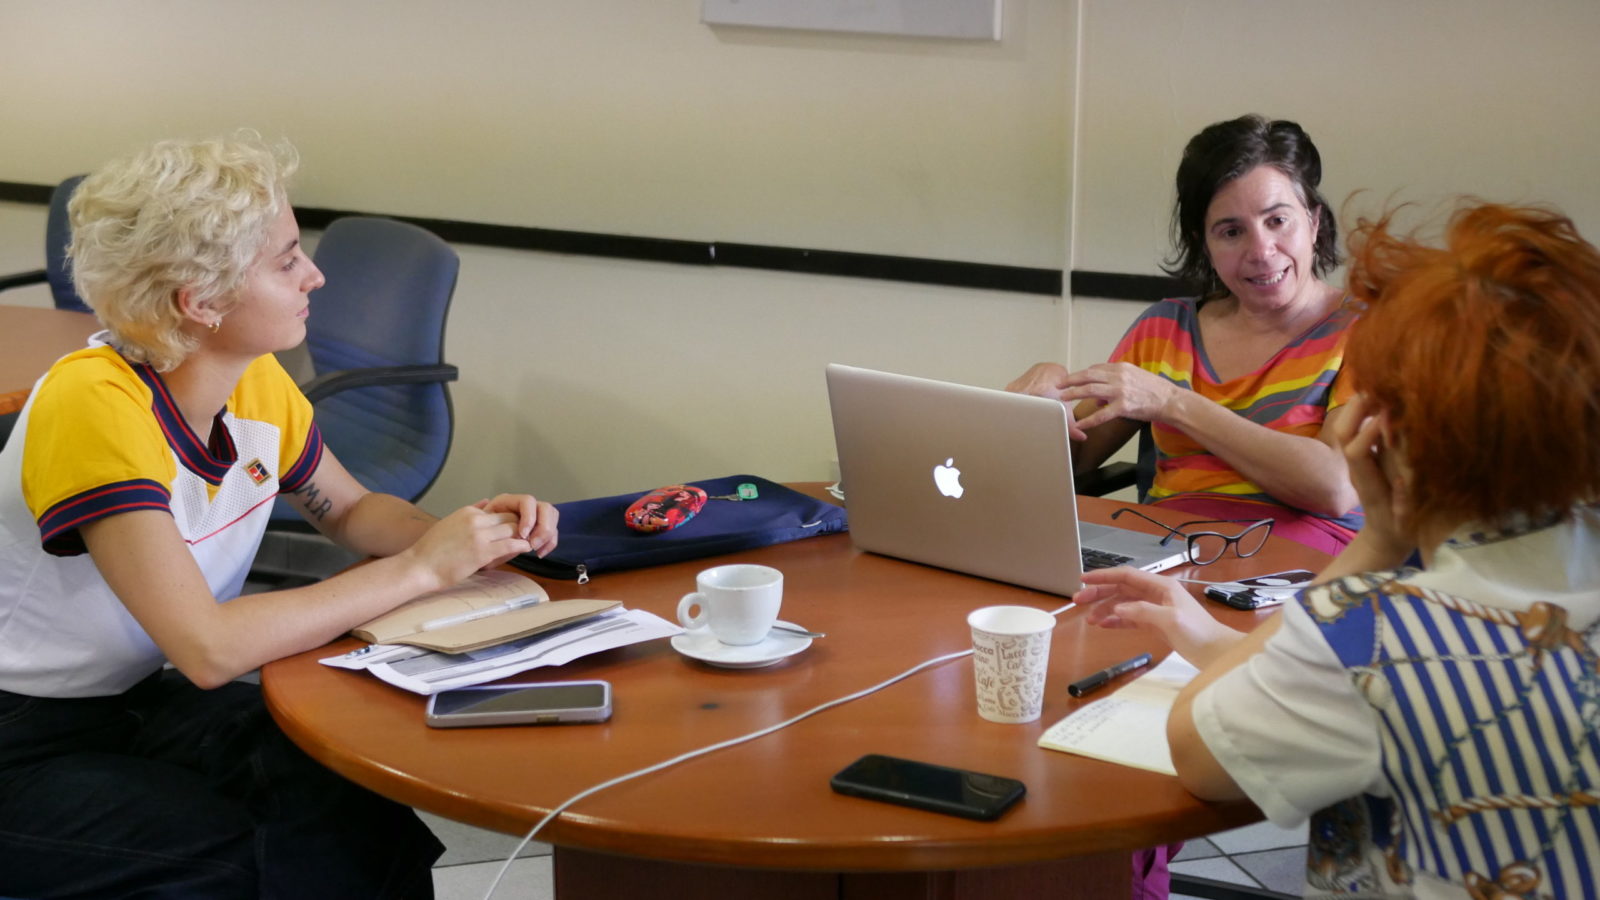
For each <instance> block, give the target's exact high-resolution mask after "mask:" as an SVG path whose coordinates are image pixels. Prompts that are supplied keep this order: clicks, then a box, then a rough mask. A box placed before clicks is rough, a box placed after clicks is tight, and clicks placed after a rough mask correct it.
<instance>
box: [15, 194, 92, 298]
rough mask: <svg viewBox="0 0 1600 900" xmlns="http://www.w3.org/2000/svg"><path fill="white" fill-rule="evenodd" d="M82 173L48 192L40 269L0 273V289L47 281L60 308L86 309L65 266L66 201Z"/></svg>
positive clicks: (69, 233) (69, 236)
mask: <svg viewBox="0 0 1600 900" xmlns="http://www.w3.org/2000/svg"><path fill="white" fill-rule="evenodd" d="M83 178H84V176H82V175H74V176H72V177H71V178H68V179H67V180H66V181H63V182H61V183H60V184H58V185H56V188H55V190H53V191H51V192H50V215H49V218H47V219H46V220H45V227H44V263H45V267H44V268H42V269H34V270H31V271H27V272H17V273H16V274H14V275H0V291H4V290H7V289H9V288H14V287H23V286H25V285H30V284H42V283H45V282H49V284H50V294H51V296H52V297H54V298H55V303H56V306H57V307H58V308H60V309H73V310H77V311H79V312H89V306H88V304H86V303H84V302H83V300H82V298H80V297H79V296H78V292H77V291H75V290H73V289H72V273H71V271H69V270H68V268H67V243H68V242H69V241H71V240H72V226H71V224H70V223H69V222H68V221H67V201H68V200H70V199H72V192H73V191H75V190H77V189H78V182H80V181H82V180H83Z"/></svg>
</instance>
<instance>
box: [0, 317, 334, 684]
mask: <svg viewBox="0 0 1600 900" xmlns="http://www.w3.org/2000/svg"><path fill="white" fill-rule="evenodd" d="M321 458H322V438H321V436H320V434H319V433H318V431H317V428H316V425H315V424H314V423H313V422H312V417H311V404H310V403H309V402H307V401H306V399H305V396H304V395H303V394H301V393H300V390H299V388H297V387H296V386H295V384H294V381H293V380H292V379H291V378H290V377H289V375H288V373H287V372H285V371H284V370H283V368H282V366H280V365H279V364H278V362H277V360H276V359H275V358H274V357H272V356H270V355H269V356H263V357H262V358H260V359H258V360H256V361H255V362H254V363H252V364H251V365H250V368H249V369H247V370H246V371H245V374H244V376H243V377H242V378H241V379H240V380H239V384H238V386H237V387H236V388H235V390H234V392H233V395H232V396H231V397H229V398H228V403H227V406H226V407H225V408H224V409H223V410H222V411H221V412H219V413H218V414H217V416H216V420H215V423H214V425H213V427H212V430H211V440H210V442H209V444H207V443H206V442H204V441H201V440H200V438H198V437H197V436H196V435H195V433H194V431H193V430H192V429H190V428H189V426H188V425H187V424H186V423H185V422H184V420H183V416H182V415H181V414H180V413H179V411H178V409H177V407H176V406H175V405H174V403H173V400H172V397H171V395H170V394H169V393H168V392H167V388H166V384H165V383H164V382H163V381H162V379H161V376H160V375H159V374H158V373H157V372H156V371H155V370H154V369H152V368H150V367H149V366H145V365H137V364H133V363H129V362H128V361H127V360H125V359H123V358H122V356H121V355H120V354H118V353H117V352H116V350H114V349H113V348H111V347H109V346H105V345H99V346H91V347H89V348H87V349H84V350H79V351H77V352H74V353H71V354H68V355H67V356H65V357H62V358H61V359H60V360H59V361H58V362H57V363H56V364H55V365H54V366H52V367H51V368H50V371H49V372H47V373H45V375H44V377H43V378H41V379H40V380H39V383H38V384H37V385H36V386H35V388H34V391H33V394H32V395H31V396H30V397H29V400H28V404H27V406H25V407H24V408H23V410H22V412H21V414H20V415H19V417H18V420H17V423H16V427H15V428H14V430H13V431H12V434H11V438H10V439H9V440H8V441H7V442H6V447H5V451H4V452H3V453H0V690H6V691H12V692H15V693H19V694H28V695H32V696H40V697H91V696H102V695H108V694H115V693H120V692H121V691H123V690H126V689H127V688H128V687H130V686H132V685H133V684H134V683H135V682H137V681H138V680H139V679H141V678H143V677H144V676H146V675H148V674H150V673H151V672H153V671H155V670H156V669H158V668H160V667H161V665H162V664H163V663H164V662H165V658H164V657H163V656H162V654H161V651H160V650H159V649H157V647H156V646H155V644H154V643H153V642H152V641H151V640H150V638H149V636H148V635H146V634H145V632H144V629H143V628H141V627H140V626H139V624H138V622H136V621H135V620H134V619H133V617H132V616H131V615H129V614H128V611H127V609H126V608H125V607H124V606H123V605H122V603H121V601H119V600H118V599H117V597H116V595H115V594H113V593H112V592H111V589H110V588H109V587H108V586H107V585H106V583H105V580H104V579H102V578H101V577H100V573H99V570H98V569H97V568H96V567H95V564H94V562H93V560H91V559H90V558H89V556H88V554H87V553H85V552H84V546H83V538H82V535H81V533H80V531H79V529H80V528H82V527H83V526H84V525H85V524H87V523H89V522H93V521H95V520H97V519H101V518H104V517H106V516H114V515H117V514H119V513H123V512H128V511H131V510H141V509H153V510H163V511H166V512H169V513H171V515H172V518H173V520H174V521H175V522H176V524H177V527H178V532H179V534H181V535H182V536H183V539H184V541H185V542H186V543H187V544H188V546H189V550H190V552H192V553H193V554H194V558H195V562H196V563H197V564H198V565H199V567H200V571H201V572H202V573H203V574H204V576H205V579H206V582H207V583H208V584H209V585H210V587H211V591H212V593H213V595H214V596H216V597H217V598H218V599H219V601H222V600H228V599H232V598H233V597H235V596H238V593H239V590H240V588H241V587H242V586H243V584H244V578H245V575H246V574H247V573H248V572H249V571H250V565H251V563H252V562H253V561H254V559H255V554H256V549H257V548H258V546H259V545H260V542H261V535H262V533H263V532H264V531H265V529H266V525H267V519H268V517H269V516H270V515H271V512H272V502H273V499H274V498H275V497H277V495H278V493H279V492H280V491H283V492H288V491H293V490H295V489H296V488H298V487H300V486H301V485H303V484H304V483H305V481H306V480H307V479H308V478H310V477H311V475H312V473H314V472H315V471H316V468H317V465H318V463H319V462H320V461H321Z"/></svg>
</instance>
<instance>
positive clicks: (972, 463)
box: [828, 364, 1187, 596]
mask: <svg viewBox="0 0 1600 900" xmlns="http://www.w3.org/2000/svg"><path fill="white" fill-rule="evenodd" d="M828 400H829V403H830V404H831V406H832V408H833V436H834V441H835V442H836V444H837V446H838V450H839V474H840V481H841V483H842V487H843V488H844V495H845V503H846V504H847V506H848V507H849V509H850V534H851V536H852V539H853V540H854V541H855V544H856V546H858V547H860V548H861V549H863V550H868V551H871V552H873V553H882V554H884V555H886V556H895V557H899V558H901V559H908V560H912V561H914V562H920V563H927V564H929V565H934V566H939V567H941V568H946V569H954V570H956V571H958V572H965V573H967V574H969V575H979V576H982V577H984V578H993V579H995V580H997V581H1005V582H1009V583H1011V584H1017V585H1021V586H1023V587H1030V588H1035V589H1038V590H1042V591H1049V592H1050V593H1054V594H1063V595H1069V596H1070V595H1071V594H1074V593H1076V592H1077V591H1078V589H1079V588H1080V587H1081V586H1082V584H1083V581H1082V577H1083V571H1084V568H1085V562H1084V560H1085V556H1086V555H1087V556H1089V557H1092V559H1091V561H1090V563H1089V565H1088V567H1089V568H1100V567H1102V566H1107V565H1131V566H1135V567H1137V568H1140V569H1144V570H1146V571H1151V572H1155V571H1160V570H1161V569H1166V568H1170V567H1172V566H1175V565H1179V564H1180V563H1183V562H1184V561H1185V558H1186V554H1187V547H1186V546H1185V544H1184V543H1183V542H1181V541H1171V542H1169V543H1168V545H1167V546H1162V545H1161V539H1160V538H1159V537H1157V536H1154V535H1149V534H1144V533H1141V532H1137V531H1129V530H1127V529H1123V528H1111V527H1107V526H1104V525H1094V524H1079V522H1078V503H1077V497H1076V494H1075V493H1074V491H1073V486H1072V454H1071V443H1070V439H1069V438H1068V436H1067V416H1066V410H1065V409H1063V408H1062V406H1061V404H1060V403H1059V402H1057V401H1055V400H1047V399H1045V398H1043V397H1030V396H1027V395H1024V394H1012V393H1008V392H1006V391H999V390H992V389H989V388H980V387H971V386H968V385H962V384H951V383H949V382H943V381H932V380H929V379H926V378H915V377H912V376H909V375H894V374H891V373H888V372H877V371H873V370H871V369H858V368H854V367H851V366H841V365H838V364H833V365H830V366H828Z"/></svg>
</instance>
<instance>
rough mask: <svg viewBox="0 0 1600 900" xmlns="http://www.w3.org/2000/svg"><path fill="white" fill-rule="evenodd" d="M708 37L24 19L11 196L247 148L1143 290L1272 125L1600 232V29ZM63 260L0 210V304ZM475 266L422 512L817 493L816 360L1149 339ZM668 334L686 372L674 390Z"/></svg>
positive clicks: (873, 294)
mask: <svg viewBox="0 0 1600 900" xmlns="http://www.w3.org/2000/svg"><path fill="white" fill-rule="evenodd" d="M698 10H699V4H698V2H696V0H593V2H586V3H529V2H526V0H468V2H463V3H457V4H438V3H432V2H423V0H388V2H377V0H344V2H341V3H320V2H318V3H313V2H310V0H280V2H277V3H274V4H270V5H268V6H262V5H260V4H254V3H251V4H246V3H243V2H232V0H130V2H126V3H113V2H99V0H94V2H91V0H0V121H4V122H5V123H6V128H4V129H0V180H10V181H25V182H39V183H48V182H53V181H55V180H58V179H59V178H61V177H62V176H64V175H67V174H71V173H73V172H77V171H82V170H85V169H87V168H89V167H91V166H93V165H94V164H95V163H97V162H98V161H100V160H102V159H104V158H106V157H107V156H109V155H112V154H114V153H118V152H122V151H124V150H126V149H127V148H129V147H130V146H132V145H135V144H138V143H140V142H143V141H145V140H149V139H153V138H156V137H160V136H165V135H169V134H197V133H213V132H217V131H221V130H224V129H226V128H229V127H231V126H234V125H238V124H250V125H253V126H255V127H257V128H259V129H261V130H262V131H264V132H267V133H270V134H283V135H286V136H288V137H290V138H292V139H293V140H294V141H295V142H296V143H297V144H298V145H299V147H300V148H301V150H302V153H303V155H304V157H305V163H304V168H303V174H302V176H301V178H300V179H299V183H298V188H297V191H296V200H297V201H298V202H300V203H303V204H307V205H317V206H330V207H341V208H352V209H361V210H369V211H377V212H394V213H404V214H415V215H427V216H440V217H445V218H463V219H476V220H483V221H491V222H507V223H513V224H522V225H532V226H540V227H551V228H567V229H577V230H589V231H597V232H607V233H620V234H637V235H646V236H654V237H669V238H687V239H695V240H727V241H740V242H752V243H771V244H778V245H785V246H796V247H822V248H836V249H844V250H855V251H863V252H877V253H890V254H905V255H918V256H928V257H934V258H943V259H956V260H968V261H978V262H995V263H1007V264H1016V265H1027V266H1040V267H1046V268H1064V267H1068V266H1075V267H1077V268H1081V269H1096V270H1108V271H1125V272H1135V273H1150V274H1153V273H1155V272H1156V271H1157V263H1158V261H1159V258H1160V256H1161V255H1162V254H1163V253H1164V252H1165V238H1166V218H1167V214H1168V208H1169V204H1170V202H1171V195H1170V191H1171V186H1170V179H1171V175H1172V170H1173V169H1174V167H1175V166H1176V161H1177V154H1178V151H1179V150H1180V149H1181V147H1182V144H1183V142H1184V140H1186V139H1187V137H1188V136H1189V135H1190V134H1192V133H1193V132H1194V131H1195V130H1196V129H1198V128H1199V127H1201V126H1203V125H1205V124H1207V123H1209V122H1211V121H1215V120H1217V119H1221V118H1226V117H1231V116H1233V115H1236V114H1239V113H1241V112H1244V111H1247V110H1258V111H1262V112H1266V113H1269V114H1273V115H1277V116H1285V117H1292V118H1297V119H1299V120H1300V121H1301V122H1302V123H1303V124H1304V125H1305V126H1306V127H1307V129H1308V130H1309V131H1310V132H1311V133H1312V135H1313V136H1314V137H1315V138H1316V140H1317V142H1318V144H1319V146H1321V148H1322V150H1323V154H1324V159H1325V162H1326V166H1327V170H1328V176H1327V180H1326V182H1325V186H1326V188H1327V190H1328V194H1329V197H1330V199H1331V200H1333V201H1334V202H1335V204H1342V203H1343V201H1344V198H1345V197H1346V196H1348V195H1349V194H1350V193H1351V192H1352V191H1354V190H1356V189H1358V188H1365V189H1367V190H1368V191H1369V192H1370V193H1369V194H1368V195H1366V196H1367V197H1369V198H1377V200H1378V201H1381V200H1382V199H1383V198H1387V197H1388V196H1390V195H1391V194H1393V193H1395V192H1397V191H1398V192H1400V194H1399V196H1401V197H1404V198H1407V199H1414V200H1419V201H1421V202H1423V203H1425V204H1430V203H1435V202H1437V201H1438V199H1439V198H1440V197H1441V196H1443V195H1445V194H1449V193H1454V192H1458V191H1471V192H1476V193H1480V194H1484V195H1487V196H1492V197H1496V198H1504V199H1527V200H1535V199H1537V200H1550V201H1554V202H1558V203H1561V204H1562V205H1563V206H1565V207H1566V208H1567V209H1568V210H1569V211H1570V212H1571V213H1572V214H1573V215H1574V217H1575V218H1577V219H1578V221H1579V224H1580V227H1582V228H1584V229H1585V230H1586V231H1587V232H1588V233H1589V234H1590V235H1591V236H1595V235H1600V181H1597V179H1595V178H1594V177H1593V173H1594V171H1595V169H1594V164H1593V157H1594V150H1595V148H1596V146H1600V140H1597V139H1600V131H1597V129H1600V116H1597V115H1596V114H1595V113H1596V112H1597V109H1596V104H1595V102H1594V101H1593V99H1592V98H1591V97H1590V96H1589V91H1590V88H1591V87H1592V85H1594V84H1597V83H1600V55H1596V54H1593V53H1592V51H1591V49H1590V46H1589V45H1590V44H1592V41H1593V37H1594V36H1595V35H1596V34H1600V4H1595V3H1593V2H1591V0H1570V2H1540V3H1532V4H1514V3H1510V2H1486V0H1476V2H1467V0H1416V2H1410V3H1394V2H1390V0H1346V2H1341V3H1336V4H1312V3H1277V4H1266V3H1262V2H1258V0H1206V2H1202V3H1186V2H1178V0H1085V2H1084V3H1083V4H1082V6H1081V7H1080V6H1079V4H1078V3H1076V2H1074V0H1007V3H1006V6H1005V12H1006V26H1005V29H1006V36H1005V39H1004V40H1002V41H1000V42H962V41H938V40H924V39H911V38H904V39H897V38H888V37H873V36H862V35H840V34H823V33H806V32H787V31H785V32H777V31H771V32H769V31H761V30H748V29H733V28H716V29H712V28H708V27H706V26H703V25H701V24H699V22H698ZM1080 13H1081V31H1080V25H1079V22H1080ZM1080 42H1081V51H1080V49H1079V47H1080ZM1074 123H1076V124H1074ZM1375 202H1376V201H1375ZM42 227H43V211H42V209H40V208H39V207H33V206H27V205H22V204H0V271H12V270H15V269H18V268H26V267H32V266H36V265H38V264H39V262H38V260H39V250H38V247H39V240H40V239H39V235H40V233H41V232H42ZM458 249H459V250H460V252H461V255H462V260H463V270H462V277H461V283H460V287H459V289H458V291H457V294H456V304H455V308H454V310H453V313H452V317H451V324H450V332H449V340H448V345H447V347H448V354H449V358H450V359H451V361H453V362H455V363H457V364H458V365H460V366H461V367H462V369H463V376H462V381H461V383H460V384H459V385H458V386H457V387H456V388H455V391H454V394H455V398H456V405H457V411H458V414H459V424H458V432H457V443H456V447H455V450H454V453H453V454H452V458H451V462H450V465H449V467H448V469H447V470H446V473H445V475H444V477H443V478H442V479H441V481H440V483H439V484H438V486H436V487H435V489H434V491H433V492H432V493H431V494H430V495H429V497H428V498H427V502H426V504H425V505H427V506H428V507H429V508H431V509H434V510H436V511H443V510H444V509H447V508H449V507H450V506H453V505H456V504H459V503H462V502H467V501H470V500H473V499H476V498H477V497H479V496H482V495H484V494H486V493H489V492H493V491H497V490H503V489H510V488H522V489H530V490H533V491H535V492H538V493H540V494H542V495H545V496H548V497H551V498H552V499H556V500H564V499H572V498H576V497H581V496H591V495H595V494H599V493H610V492H614V491H623V490H630V489H642V488H646V487H652V486H655V485H657V484H661V483H665V482H669V481H673V480H678V479H694V478H702V477H709V476H714V475H721V474H732V473H734V472H741V471H744V472H754V473H757V474H761V475H766V476H768V477H772V478H778V479H812V478H825V477H828V475H829V474H830V469H829V461H830V459H831V458H832V455H833V451H832V438H831V434H830V431H829V426H828V418H827V410H826V398H825V394H824V391H823V385H822V367H823V365H824V364H825V363H827V362H830V361H840V362H848V363H854V364H858V365H867V366H875V367H880V368H888V369H896V370H900V371H907V372H913V373H917V374H923V375H930V376H933V377H940V378H948V379H953V380H960V381H967V382H972V383H978V384H1001V383H1003V382H1004V381H1005V380H1006V379H1007V378H1008V377H1009V376H1010V375H1012V374H1014V373H1015V372H1016V371H1018V370H1020V368H1021V367H1022V366H1023V365H1024V364H1026V363H1028V362H1031V361H1034V360H1036V359H1041V358H1056V359H1068V358H1070V359H1071V361H1073V362H1074V363H1076V364H1086V363H1088V362H1093V361H1095V360H1097V359H1100V358H1102V357H1103V356H1104V355H1105V353H1106V352H1107V351H1108V350H1109V348H1110V345H1111V343H1112V342H1114V341H1115V339H1116V337H1117V336H1118V335H1119V334H1120V333H1121V330H1122V329H1123V328H1124V327H1125V326H1126V324H1127V322H1128V321H1129V320H1130V319H1131V317H1132V316H1133V315H1134V314H1135V313H1136V312H1137V306H1136V305H1134V304H1129V303H1121V302H1112V301H1103V300H1094V299H1087V298H1082V299H1078V300H1076V301H1075V302H1072V303H1071V304H1068V303H1066V302H1065V301H1061V300H1056V299H1052V298H1048V297H1036V296H1027V295H1015V294H1006V293H997V292H985V291H969V290H958V289H950V288H933V287H923V286H916V285H902V284H893V283H887V282H873V281H865V280H857V279H843V278H828V277H813V276H798V275H788V274H783V273H768V272H756V271H746V270H738V269H731V268H700V267H687V266H669V265H660V264H652V263H637V262H627V261H616V260H607V259H597V258H584V257H567V256H560V255H553V254H540V253H522V252H515V251H506V250H494V249H486V248H475V247H466V246H463V247H459V248H458ZM15 298H16V295H8V296H6V297H5V298H4V299H5V300H6V301H7V302H13V301H14V300H15ZM23 299H24V301H25V302H36V303H44V302H47V301H46V300H45V299H44V296H43V293H42V292H38V291H34V292H25V293H24V295H23ZM1069 326H1070V327H1069ZM663 335H669V336H671V339H672V340H675V341H676V342H677V343H678V344H679V345H681V347H682V352H681V353H679V354H677V355H675V356H672V357H666V356H665V355H663V358H661V359H660V360H659V361H658V360H654V359H650V358H649V355H650V354H651V353H652V352H653V351H655V350H656V349H657V348H659V347H661V346H662V345H663Z"/></svg>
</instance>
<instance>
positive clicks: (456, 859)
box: [422, 814, 1306, 900]
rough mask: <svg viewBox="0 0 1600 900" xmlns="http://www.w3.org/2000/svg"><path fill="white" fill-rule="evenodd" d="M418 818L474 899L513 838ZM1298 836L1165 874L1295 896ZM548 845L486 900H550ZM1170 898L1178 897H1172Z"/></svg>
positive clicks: (522, 859)
mask: <svg viewBox="0 0 1600 900" xmlns="http://www.w3.org/2000/svg"><path fill="white" fill-rule="evenodd" d="M422 818H423V820H424V821H426V822H427V823H428V825H429V827H431V828H433V830H434V833H435V834H437V835H439V840H441V841H443V842H444V845H445V848H446V849H445V854H444V856H443V857H442V858H441V859H440V860H439V864H438V865H437V866H435V867H434V869H433V888H434V891H435V892H436V894H437V896H438V900H482V898H483V897H484V892H485V891H487V890H488V888H489V885H490V884H491V883H492V882H493V881H494V878H495V875H496V874H497V873H499V871H500V868H501V867H502V866H503V865H504V863H505V860H506V857H507V856H508V855H510V853H511V850H512V848H513V847H515V846H516V845H517V839H516V838H513V837H508V836H506V835H503V834H496V833H494V832H491V831H482V830H480V829H477V828H473V827H471V826H468V825H462V824H459V823H457V822H451V821H449V820H447V819H440V818H438V817H436V816H429V815H426V814H424V815H423V817H422ZM1305 843H1306V833H1305V829H1304V828H1298V829H1290V830H1285V829H1282V828H1278V827H1277V826H1275V825H1271V824H1268V823H1266V822H1261V823H1258V824H1255V825H1248V826H1245V827H1244V828H1237V829H1234V830H1233V831H1224V832H1222V833H1220V834H1214V835H1212V836H1211V837H1210V838H1209V839H1206V840H1197V841H1190V842H1189V843H1188V844H1187V845H1186V846H1185V847H1184V848H1183V852H1182V853H1180V854H1179V855H1178V858H1177V860H1176V861H1174V862H1173V864H1172V871H1174V872H1179V873H1183V874H1188V875H1197V876H1199V877H1202V878H1212V879H1215V880H1217V881H1228V882H1232V883H1234V884H1241V885H1246V886H1249V887H1255V888H1267V889H1268V890H1273V891H1279V892H1281V893H1285V894H1293V895H1296V896H1298V895H1299V893H1300V889H1301V887H1302V886H1303V885H1304V883H1305V882H1304V872H1305V858H1306V848H1305ZM554 896H555V892H554V889H553V887H552V885H551V877H550V847H549V846H548V845H546V844H538V843H535V844H532V845H530V846H529V847H528V848H526V849H524V850H523V852H522V854H521V855H520V856H519V857H518V858H517V861H516V862H515V863H513V864H512V866H511V870H510V871H509V872H507V873H506V876H505V878H504V879H503V880H502V881H501V883H500V885H499V886H498V887H496V888H495V892H494V900H550V898H553V897H554ZM1172 896H1173V898H1174V900H1180V898H1182V897H1183V896H1184V895H1182V894H1173V895H1172Z"/></svg>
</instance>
